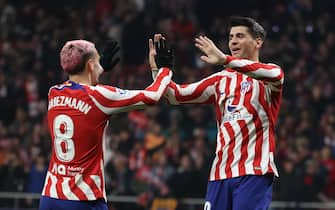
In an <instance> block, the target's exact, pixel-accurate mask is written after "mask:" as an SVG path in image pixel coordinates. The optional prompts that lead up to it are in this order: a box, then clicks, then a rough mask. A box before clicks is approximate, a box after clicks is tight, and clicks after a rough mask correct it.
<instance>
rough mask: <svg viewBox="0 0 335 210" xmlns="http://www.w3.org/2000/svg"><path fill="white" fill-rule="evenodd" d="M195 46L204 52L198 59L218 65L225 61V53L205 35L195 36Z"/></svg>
mask: <svg viewBox="0 0 335 210" xmlns="http://www.w3.org/2000/svg"><path fill="white" fill-rule="evenodd" d="M195 46H196V47H197V48H199V50H201V52H203V53H204V54H205V55H202V56H201V57H200V59H201V60H203V61H205V62H206V63H210V64H214V65H219V64H223V63H224V62H225V61H226V55H225V54H224V53H223V52H222V51H221V50H219V48H217V47H216V45H215V44H214V43H213V41H212V40H210V39H209V38H208V37H206V36H199V37H198V38H195Z"/></svg>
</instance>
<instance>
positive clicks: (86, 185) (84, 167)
mask: <svg viewBox="0 0 335 210" xmlns="http://www.w3.org/2000/svg"><path fill="white" fill-rule="evenodd" d="M171 76H172V72H171V71H170V70H169V69H167V68H162V69H160V70H159V73H158V77H157V79H156V80H155V81H154V82H153V83H152V84H151V85H150V86H149V87H147V88H146V89H145V90H122V89H119V88H116V87H112V86H106V85H96V86H89V85H84V84H78V83H75V82H73V81H67V82H64V83H63V84H60V85H56V86H53V87H51V88H50V90H49V96H48V100H49V106H48V124H49V130H50V134H51V139H52V153H51V158H50V165H49V169H48V173H47V177H46V180H45V184H44V188H43V192H42V195H44V196H48V197H52V198H58V199H64V200H96V199H100V198H104V199H106V193H105V181H104V172H103V171H104V170H103V161H104V160H103V151H104V150H103V139H104V133H105V129H106V127H107V124H108V120H109V117H110V115H112V114H115V113H119V112H124V111H127V110H130V109H135V108H140V107H144V106H145V105H151V104H155V103H157V102H158V101H159V99H160V98H161V96H162V95H163V93H164V91H165V90H166V87H167V85H168V84H169V83H170V81H171Z"/></svg>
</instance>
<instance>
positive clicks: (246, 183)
mask: <svg viewBox="0 0 335 210" xmlns="http://www.w3.org/2000/svg"><path fill="white" fill-rule="evenodd" d="M272 183H273V175H272V174H271V175H263V176H256V175H247V176H241V177H236V178H231V179H224V180H219V181H209V182H208V185H207V194H206V202H205V206H204V210H246V209H247V210H268V209H269V206H270V203H271V199H272Z"/></svg>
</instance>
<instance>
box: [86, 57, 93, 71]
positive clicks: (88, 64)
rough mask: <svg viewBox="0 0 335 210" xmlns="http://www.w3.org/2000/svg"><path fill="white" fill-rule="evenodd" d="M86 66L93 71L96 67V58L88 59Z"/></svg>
mask: <svg viewBox="0 0 335 210" xmlns="http://www.w3.org/2000/svg"><path fill="white" fill-rule="evenodd" d="M85 68H86V69H87V70H88V71H89V72H92V71H93V69H94V60H93V59H92V58H90V59H88V60H87V61H86V64H85Z"/></svg>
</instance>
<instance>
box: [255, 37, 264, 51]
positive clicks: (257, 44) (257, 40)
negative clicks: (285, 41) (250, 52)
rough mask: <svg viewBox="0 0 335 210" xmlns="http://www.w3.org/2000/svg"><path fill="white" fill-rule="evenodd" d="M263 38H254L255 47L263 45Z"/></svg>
mask: <svg viewBox="0 0 335 210" xmlns="http://www.w3.org/2000/svg"><path fill="white" fill-rule="evenodd" d="M263 42H264V41H263V39H261V38H256V48H257V49H260V48H261V47H262V46H263Z"/></svg>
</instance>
